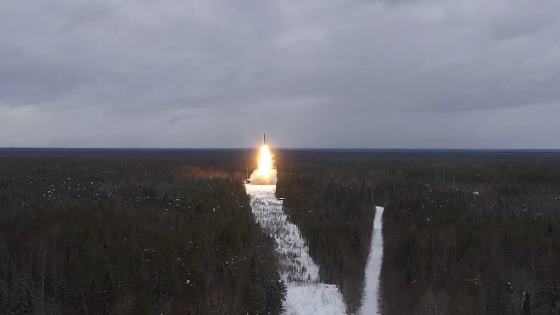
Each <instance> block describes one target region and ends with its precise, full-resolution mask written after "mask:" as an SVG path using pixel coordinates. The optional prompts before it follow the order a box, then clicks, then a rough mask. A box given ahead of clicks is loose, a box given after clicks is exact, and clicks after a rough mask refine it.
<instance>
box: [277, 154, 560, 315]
mask: <svg viewBox="0 0 560 315" xmlns="http://www.w3.org/2000/svg"><path fill="white" fill-rule="evenodd" d="M559 158H560V155H558V154H554V153H545V154H536V153H535V154H528V153H507V152H500V153H492V154H490V153H486V152H478V153H476V152H475V153H473V152H470V153H460V154H459V153H421V154H420V153H409V152H407V153H394V152H393V153H383V152H377V153H368V152H323V153H321V154H319V153H316V152H313V151H305V152H284V153H283V158H282V159H280V160H281V161H282V162H283V165H282V167H281V169H282V172H281V173H280V175H279V183H278V194H279V195H280V196H282V197H284V198H285V208H286V211H287V212H288V213H289V214H290V216H291V220H293V221H294V222H296V223H297V224H298V225H300V228H301V229H302V233H303V234H304V235H305V237H306V238H307V239H308V241H309V243H310V251H311V255H312V256H313V257H314V258H315V259H316V260H317V261H318V263H319V265H320V268H321V274H322V275H323V276H324V277H325V280H327V281H330V282H332V283H336V284H338V285H339V286H340V287H341V289H342V292H343V294H344V298H345V300H346V302H347V304H348V310H349V313H352V312H353V311H355V310H356V301H359V300H360V298H361V296H362V295H361V294H360V293H359V291H357V290H358V288H356V287H359V286H360V285H363V284H362V282H361V281H362V280H361V279H359V276H358V275H354V274H352V271H353V270H356V269H354V268H363V266H364V260H365V259H366V258H365V257H367V253H366V254H364V251H365V250H366V249H367V248H368V242H369V240H368V237H369V236H368V233H370V231H371V223H370V221H371V220H372V219H373V214H372V212H373V211H374V210H373V209H374V208H373V205H380V206H385V207H386V211H385V212H384V214H383V239H384V249H383V253H384V254H383V262H382V270H381V276H380V277H381V288H380V289H381V292H380V295H381V302H382V306H383V311H384V312H383V313H384V314H386V315H393V314H395V315H397V314H418V315H420V314H422V315H424V314H425V315H427V314H512V315H514V314H522V315H527V314H543V315H544V314H560V287H559V282H560V209H559V206H560V159H559ZM306 196H307V197H306ZM364 209H369V210H367V211H364ZM327 240H328V241H327ZM361 270H363V269H361ZM362 275H363V273H362ZM358 304H359V303H358Z"/></svg>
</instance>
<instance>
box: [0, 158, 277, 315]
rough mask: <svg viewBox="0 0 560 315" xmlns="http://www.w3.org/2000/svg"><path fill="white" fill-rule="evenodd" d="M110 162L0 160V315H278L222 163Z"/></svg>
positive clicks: (262, 258)
mask: <svg viewBox="0 0 560 315" xmlns="http://www.w3.org/2000/svg"><path fill="white" fill-rule="evenodd" d="M110 155H111V156H110V157H108V156H106V154H105V155H101V156H85V157H84V156H74V155H73V156H70V157H68V156H57V157H42V156H33V157H29V156H28V155H23V156H18V157H4V158H2V159H0V213H1V217H0V313H1V314H247V313H249V314H278V313H279V311H280V309H281V306H282V300H283V298H284V294H285V287H284V285H283V283H282V282H281V281H280V278H279V275H278V272H277V265H276V257H275V252H274V248H273V242H272V241H271V240H270V239H268V238H267V237H266V236H265V235H264V234H263V233H262V232H261V230H260V228H259V227H258V226H257V225H256V223H255V222H254V220H253V218H252V214H251V210H250V208H249V199H248V197H247V195H246V194H245V190H244V187H243V185H242V177H241V178H239V177H237V178H236V177H235V176H236V174H235V171H231V170H232V169H233V168H231V165H232V164H231V163H232V162H231V160H230V157H229V156H230V155H228V156H224V155H220V154H218V153H216V154H211V155H204V156H198V155H197V154H195V155H194V156H192V154H191V155H188V154H187V156H188V157H189V158H188V159H186V160H185V159H182V158H178V157H176V156H172V155H171V156H170V155H169V154H167V155H163V156H154V155H150V154H148V156H145V157H129V156H126V154H120V155H117V156H116V157H114V156H113V155H114V154H113V153H112V154H110ZM215 159H218V160H219V162H220V163H215ZM228 163H229V164H228Z"/></svg>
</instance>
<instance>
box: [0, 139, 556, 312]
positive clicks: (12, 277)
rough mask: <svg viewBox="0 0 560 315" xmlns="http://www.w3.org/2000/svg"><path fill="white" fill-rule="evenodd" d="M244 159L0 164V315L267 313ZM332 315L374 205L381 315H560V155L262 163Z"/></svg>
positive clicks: (263, 250) (353, 294)
mask: <svg viewBox="0 0 560 315" xmlns="http://www.w3.org/2000/svg"><path fill="white" fill-rule="evenodd" d="M255 154H256V151H254V150H167V151H165V150H163V151H161V150H160V151H158V150H152V151H150V150H144V151H126V150H122V151H119V150H115V151H96V150H83V151H71V150H70V151H64V150H62V151H57V150H52V151H51V150H44V151H37V150H35V151H34V150H19V151H18V150H3V151H2V150H0V309H1V311H0V313H2V314H280V313H281V311H282V301H283V300H284V298H285V294H286V288H285V285H284V284H283V283H282V282H281V280H280V278H279V276H278V266H277V256H276V253H275V249H274V242H273V241H272V240H271V239H270V238H268V237H267V236H266V235H265V234H264V233H263V232H262V231H261V230H260V229H259V227H258V225H257V224H256V223H255V220H254V218H253V215H252V213H251V209H250V206H249V197H248V196H247V194H246V193H245V190H244V187H243V179H245V178H246V176H247V172H248V170H252V169H254V168H255V164H256V161H255ZM274 154H275V160H276V165H277V168H278V183H277V191H276V194H277V197H279V198H282V199H283V200H284V211H285V212H286V213H287V215H288V219H289V220H290V221H291V222H293V223H294V224H296V225H297V226H298V227H299V229H300V230H301V233H302V236H303V237H304V239H306V241H307V245H308V246H309V250H310V255H311V256H312V258H313V259H314V260H315V262H316V263H317V264H318V265H319V269H320V270H319V271H320V277H321V281H322V282H326V283H332V284H336V285H338V287H339V288H340V290H341V292H342V295H343V298H344V301H345V303H346V306H347V311H348V313H349V314H356V313H357V312H358V310H359V308H360V305H361V301H362V298H363V295H364V292H363V290H364V285H365V283H364V273H365V267H366V264H367V259H368V255H369V249H370V241H371V233H372V228H373V219H374V216H375V206H384V207H385V211H384V213H383V240H384V243H383V246H384V248H383V261H382V267H381V268H382V269H381V276H380V280H381V287H380V301H381V304H382V308H383V314H386V315H400V314H410V315H428V314H459V315H460V314H481V315H482V314H507V315H529V314H531V315H545V314H547V315H548V314H560V283H559V282H560V155H559V154H556V153H520V152H513V153H512V152H455V153H454V152H421V151H420V152H408V151H407V152H385V151H344V150H331V151H317V150H276V151H275V152H274Z"/></svg>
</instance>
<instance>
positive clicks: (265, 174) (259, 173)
mask: <svg viewBox="0 0 560 315" xmlns="http://www.w3.org/2000/svg"><path fill="white" fill-rule="evenodd" d="M263 142H264V143H263V145H262V146H261V149H260V151H259V159H258V168H257V169H256V170H255V171H254V172H253V173H252V174H251V178H250V179H249V180H250V181H251V184H254V185H276V170H275V169H274V165H273V164H274V163H273V160H272V154H271V153H270V148H269V147H268V145H266V135H265V136H264V138H263Z"/></svg>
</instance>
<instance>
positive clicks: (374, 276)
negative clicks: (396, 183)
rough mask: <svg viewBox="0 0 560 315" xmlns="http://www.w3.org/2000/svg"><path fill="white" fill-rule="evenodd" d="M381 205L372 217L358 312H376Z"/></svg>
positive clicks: (377, 310)
mask: <svg viewBox="0 0 560 315" xmlns="http://www.w3.org/2000/svg"><path fill="white" fill-rule="evenodd" d="M383 210H384V208H383V207H376V211H375V218H374V219H373V233H372V235H371V249H370V252H369V257H368V263H367V266H366V288H365V290H364V300H363V304H362V309H361V311H360V314H362V315H366V314H367V315H374V314H378V312H379V306H378V296H379V273H380V271H381V259H382V258H383V235H382V234H381V227H382V223H383V222H382V217H383Z"/></svg>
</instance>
